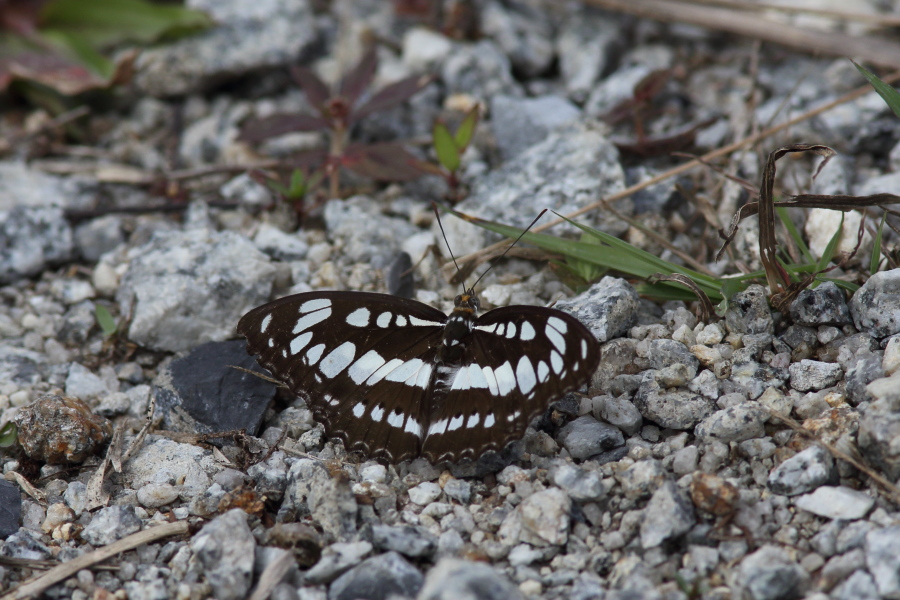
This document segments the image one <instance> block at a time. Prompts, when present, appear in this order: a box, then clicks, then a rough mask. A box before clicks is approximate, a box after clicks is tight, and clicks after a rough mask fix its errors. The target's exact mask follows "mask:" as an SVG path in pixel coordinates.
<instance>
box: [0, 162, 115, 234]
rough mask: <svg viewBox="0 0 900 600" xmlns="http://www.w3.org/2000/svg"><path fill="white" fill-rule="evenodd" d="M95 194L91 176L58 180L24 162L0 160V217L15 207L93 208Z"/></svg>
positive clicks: (56, 177) (94, 179)
mask: <svg viewBox="0 0 900 600" xmlns="http://www.w3.org/2000/svg"><path fill="white" fill-rule="evenodd" d="M97 193H98V188H97V180H96V178H94V177H79V176H72V175H69V176H66V177H58V176H56V175H50V174H49V173H46V172H44V171H43V170H41V169H39V168H36V167H32V166H31V165H30V164H29V163H28V162H26V161H24V160H3V161H0V215H2V214H3V213H4V212H6V211H10V210H13V209H14V208H15V207H41V206H51V205H52V206H63V207H67V208H88V207H91V208H93V207H94V205H95V203H96V201H97ZM2 220H3V217H2V216H0V221H2Z"/></svg>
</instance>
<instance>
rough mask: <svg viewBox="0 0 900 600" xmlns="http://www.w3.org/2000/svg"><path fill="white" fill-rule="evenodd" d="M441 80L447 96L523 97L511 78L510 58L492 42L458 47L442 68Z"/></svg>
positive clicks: (483, 98)
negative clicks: (514, 95)
mask: <svg viewBox="0 0 900 600" xmlns="http://www.w3.org/2000/svg"><path fill="white" fill-rule="evenodd" d="M441 80H442V81H443V82H444V85H445V86H446V88H447V89H446V92H447V94H448V95H453V94H456V93H464V94H470V95H472V96H473V97H474V98H476V99H478V100H481V101H487V100H488V99H489V98H492V97H494V96H496V95H498V94H507V95H513V94H521V93H522V92H521V88H520V87H519V84H518V83H516V81H515V79H513V76H512V65H511V64H510V62H509V58H507V57H506V55H505V54H504V53H503V52H502V51H500V49H499V48H498V47H497V45H496V44H495V43H494V42H492V41H491V40H486V39H482V40H479V41H478V42H476V43H474V44H458V45H456V46H455V47H454V48H453V52H451V53H450V55H449V56H447V58H446V60H445V61H444V64H443V67H442V68H441Z"/></svg>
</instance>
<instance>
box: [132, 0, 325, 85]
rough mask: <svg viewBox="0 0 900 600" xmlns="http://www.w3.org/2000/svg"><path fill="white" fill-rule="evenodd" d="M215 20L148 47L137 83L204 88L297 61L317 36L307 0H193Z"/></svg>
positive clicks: (192, 5)
mask: <svg viewBox="0 0 900 600" xmlns="http://www.w3.org/2000/svg"><path fill="white" fill-rule="evenodd" d="M187 6H188V7H189V8H193V9H196V10H201V11H203V12H205V13H206V14H207V15H209V16H210V18H212V20H213V21H214V22H215V26H214V27H211V28H210V29H208V30H206V31H204V32H202V33H200V34H197V35H192V36H189V37H186V38H184V39H181V40H178V41H175V42H172V43H168V44H162V45H159V46H155V47H153V48H148V49H145V51H144V52H142V53H141V54H140V56H138V60H137V63H136V71H137V75H136V77H135V84H136V85H137V87H138V89H139V90H141V91H142V92H143V93H146V94H150V95H152V96H173V95H185V94H189V93H192V92H199V91H203V90H205V89H207V88H208V87H209V86H211V85H213V84H216V83H221V82H222V81H223V80H225V79H228V78H235V77H239V76H241V75H245V74H247V73H253V72H256V71H259V70H261V69H266V68H268V69H271V68H277V67H282V66H284V65H288V64H296V63H297V62H298V61H299V59H301V58H302V57H303V56H305V53H306V52H307V51H309V50H310V49H311V47H312V46H313V45H314V44H315V43H316V41H317V40H318V34H317V27H316V26H315V23H314V19H315V16H314V15H313V12H312V9H311V8H310V6H309V3H308V2H306V1H305V0H301V1H294V0H262V1H259V2H240V1H235V2H217V1H211V0H190V1H189V2H187Z"/></svg>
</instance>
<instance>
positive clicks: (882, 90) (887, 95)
mask: <svg viewBox="0 0 900 600" xmlns="http://www.w3.org/2000/svg"><path fill="white" fill-rule="evenodd" d="M850 62H852V63H853V66H855V67H856V68H857V69H858V70H859V72H860V73H862V75H863V77H865V78H866V79H868V80H869V83H870V84H871V85H872V87H873V88H875V91H876V92H878V95H879V96H881V98H882V99H883V100H884V101H885V102H886V103H887V105H888V106H889V107H890V109H891V110H892V111H894V114H895V115H897V116H898V117H900V92H898V91H897V90H896V89H894V88H893V87H891V86H889V85H888V84H886V83H885V82H883V81H882V80H881V79H879V78H878V76H876V75H875V74H874V73H872V72H871V71H869V70H868V69H866V68H865V67H863V66H861V65H858V64H856V63H855V62H853V61H850Z"/></svg>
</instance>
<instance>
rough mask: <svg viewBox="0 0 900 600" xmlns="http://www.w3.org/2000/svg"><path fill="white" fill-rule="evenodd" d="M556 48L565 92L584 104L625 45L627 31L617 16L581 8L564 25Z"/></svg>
mask: <svg viewBox="0 0 900 600" xmlns="http://www.w3.org/2000/svg"><path fill="white" fill-rule="evenodd" d="M556 45H557V49H556V54H557V57H558V60H559V70H560V76H561V78H562V80H563V81H564V82H565V86H566V91H567V92H568V94H569V96H570V97H571V98H572V99H573V100H575V101H576V102H579V103H581V102H584V100H585V99H586V98H587V95H588V94H589V93H590V91H591V89H593V87H594V84H595V83H596V82H597V80H598V79H599V78H600V77H601V75H602V74H603V72H604V71H605V70H606V68H607V66H608V65H609V63H610V61H612V60H613V57H614V56H615V55H616V52H615V51H616V49H617V48H618V47H619V46H620V45H624V32H623V31H622V27H621V24H620V23H619V21H618V20H617V19H616V18H615V15H613V14H611V13H607V12H600V11H598V10H593V9H591V8H590V7H581V9H580V10H579V11H578V12H577V13H575V14H573V15H571V16H570V17H569V18H568V19H566V21H565V22H564V23H563V24H562V27H561V30H560V32H559V34H558V35H557V37H556Z"/></svg>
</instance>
